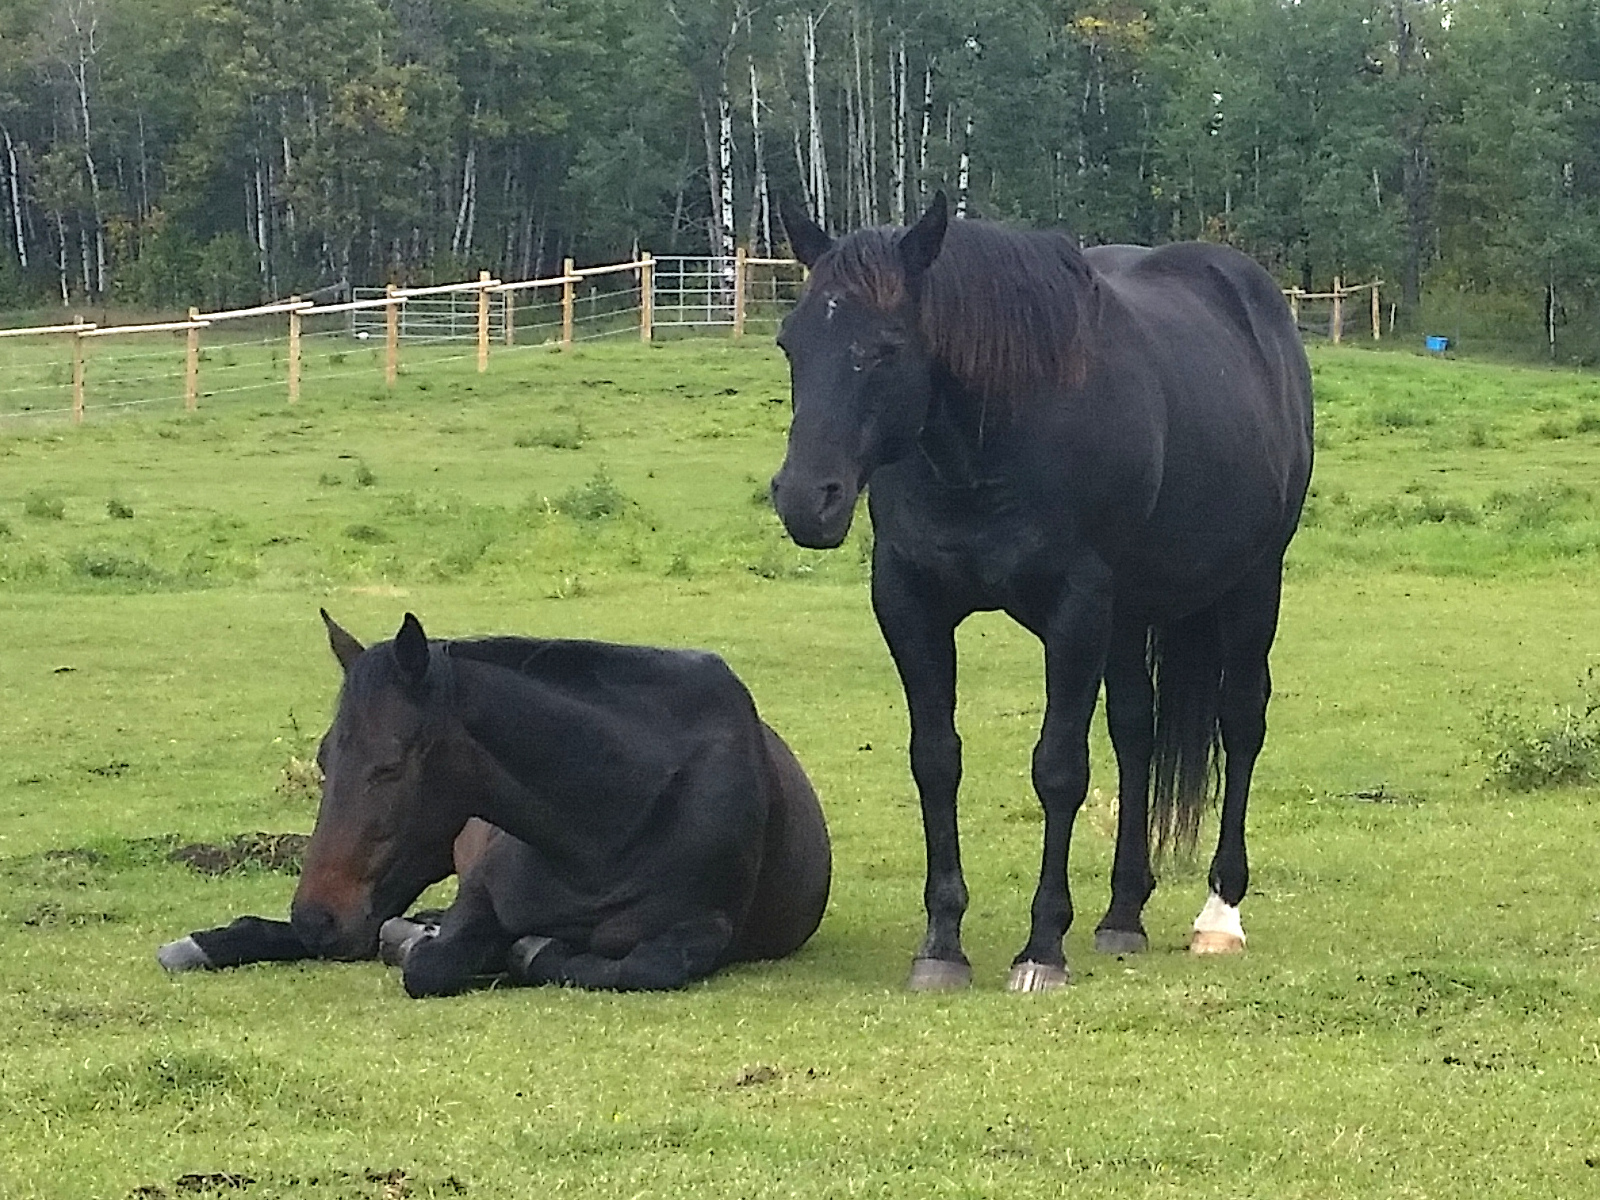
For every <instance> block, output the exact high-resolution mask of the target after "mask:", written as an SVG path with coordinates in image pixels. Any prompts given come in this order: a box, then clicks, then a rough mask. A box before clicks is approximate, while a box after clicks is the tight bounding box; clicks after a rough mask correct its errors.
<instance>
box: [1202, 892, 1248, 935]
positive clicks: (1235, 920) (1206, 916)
mask: <svg viewBox="0 0 1600 1200" xmlns="http://www.w3.org/2000/svg"><path fill="white" fill-rule="evenodd" d="M1194 931H1195V932H1196V933H1221V934H1226V935H1229V936H1231V937H1236V938H1238V939H1239V941H1240V942H1241V943H1242V942H1243V941H1244V924H1243V923H1242V922H1241V921H1240V920H1239V910H1238V908H1236V907H1235V906H1234V905H1232V904H1229V903H1227V901H1225V900H1223V898H1222V897H1221V896H1219V895H1217V894H1216V893H1215V892H1212V893H1211V895H1210V896H1208V897H1206V906H1205V907H1204V908H1202V909H1201V910H1200V915H1199V916H1198V917H1196V918H1195V919H1194Z"/></svg>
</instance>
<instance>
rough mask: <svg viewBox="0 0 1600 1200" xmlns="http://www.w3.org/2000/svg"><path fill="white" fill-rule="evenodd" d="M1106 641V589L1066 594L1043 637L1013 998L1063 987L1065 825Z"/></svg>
mask: <svg viewBox="0 0 1600 1200" xmlns="http://www.w3.org/2000/svg"><path fill="white" fill-rule="evenodd" d="M1110 634H1111V606H1110V594H1109V588H1105V587H1095V586H1092V583H1091V584H1089V585H1087V586H1085V585H1082V584H1077V581H1075V586H1073V587H1071V588H1070V589H1069V591H1068V593H1067V595H1066V596H1065V597H1064V600H1063V602H1062V604H1061V606H1060V608H1059V609H1058V611H1057V612H1056V613H1055V614H1054V615H1053V616H1052V617H1051V619H1050V620H1049V622H1048V623H1047V624H1046V626H1045V628H1044V630H1043V639H1044V664H1045V711H1044V724H1043V726H1042V727H1041V729H1040V731H1039V742H1038V745H1036V746H1035V747H1034V751H1033V786H1034V790H1035V791H1036V792H1037V793H1038V795H1039V803H1040V805H1041V806H1042V807H1043V809H1044V848H1043V852H1042V855H1041V859H1040V864H1039V884H1038V887H1037V888H1036V889H1035V890H1034V894H1033V909H1032V924H1031V927H1030V929H1029V932H1028V944H1027V945H1026V946H1024V947H1023V948H1022V951H1021V953H1019V954H1018V955H1017V957H1016V959H1015V960H1014V961H1013V963H1012V967H1011V979H1010V981H1009V983H1008V985H1007V986H1008V987H1009V988H1010V989H1011V990H1012V991H1015V992H1038V991H1049V990H1051V989H1053V988H1057V987H1060V986H1061V985H1062V984H1064V983H1066V982H1067V980H1068V978H1069V977H1070V976H1069V974H1068V971H1067V960H1066V955H1065V954H1064V953H1063V952H1062V947H1061V940H1062V938H1063V937H1065V936H1066V932H1067V929H1068V928H1069V927H1070V926H1071V925H1072V892H1071V889H1070V887H1069V886H1068V883H1067V857H1068V853H1069V851H1070V849H1071V845H1072V826H1073V822H1074V821H1075V820H1076V819H1077V816H1078V810H1079V809H1080V808H1082V807H1083V800H1084V797H1085V796H1086V795H1087V794H1088V792H1089V721H1090V718H1091V717H1092V716H1093V715H1094V706H1095V702H1096V701H1097V700H1098V699H1099V696H1100V680H1101V677H1102V675H1103V674H1104V672H1105V664H1106V646H1107V641H1108V639H1109V637H1110Z"/></svg>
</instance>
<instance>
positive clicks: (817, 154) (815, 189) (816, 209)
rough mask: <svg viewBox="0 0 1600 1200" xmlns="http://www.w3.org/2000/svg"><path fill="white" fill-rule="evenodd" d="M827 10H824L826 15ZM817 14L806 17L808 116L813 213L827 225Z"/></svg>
mask: <svg viewBox="0 0 1600 1200" xmlns="http://www.w3.org/2000/svg"><path fill="white" fill-rule="evenodd" d="M826 11H827V10H826V9H824V10H823V12H824V13H826ZM818 20H819V18H818V16H817V14H816V13H814V12H807V13H806V32H805V58H806V112H807V115H808V116H809V118H810V122H809V126H810V130H811V145H810V151H811V153H810V160H811V161H810V165H811V209H812V217H813V219H814V220H815V221H816V222H817V224H818V225H821V226H823V227H824V228H826V227H827V224H828V162H827V157H826V155H825V154H824V152H823V148H822V119H821V115H820V114H819V113H818V111H817V22H818Z"/></svg>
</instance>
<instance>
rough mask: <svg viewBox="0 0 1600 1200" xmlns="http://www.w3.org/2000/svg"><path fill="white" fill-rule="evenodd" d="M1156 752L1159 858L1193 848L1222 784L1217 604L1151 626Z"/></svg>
mask: <svg viewBox="0 0 1600 1200" xmlns="http://www.w3.org/2000/svg"><path fill="white" fill-rule="evenodd" d="M1149 653H1150V669H1151V674H1152V676H1153V679H1154V682H1155V693H1156V711H1155V753H1154V754H1153V755H1152V756H1151V763H1150V839H1151V843H1152V845H1153V848H1154V851H1155V858H1156V859H1157V860H1158V861H1159V860H1160V859H1162V858H1163V857H1164V856H1165V855H1167V854H1168V853H1169V852H1170V853H1173V854H1175V855H1176V856H1177V857H1179V858H1188V857H1190V856H1191V855H1193V853H1194V849H1195V843H1196V841H1197V840H1198V838H1199V835H1200V818H1201V817H1202V816H1203V815H1204V813H1205V811H1206V809H1207V808H1208V807H1210V806H1211V804H1212V803H1213V802H1214V801H1215V800H1216V798H1217V796H1218V795H1219V794H1220V792H1221V790H1222V770H1221V748H1222V739H1221V734H1220V731H1219V729H1218V727H1217V703H1218V695H1219V693H1220V692H1221V688H1222V657H1221V654H1220V653H1219V648H1218V639H1217V618H1216V613H1215V612H1213V611H1212V610H1210V609H1205V610H1202V611H1201V612H1198V613H1193V614H1191V615H1189V616H1187V617H1184V618H1183V619H1182V620H1179V621H1174V622H1172V623H1170V624H1167V625H1163V626H1156V627H1153V628H1152V629H1151V631H1150V651H1149Z"/></svg>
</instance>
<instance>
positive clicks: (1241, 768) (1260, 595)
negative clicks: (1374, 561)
mask: <svg viewBox="0 0 1600 1200" xmlns="http://www.w3.org/2000/svg"><path fill="white" fill-rule="evenodd" d="M1281 589H1282V577H1281V567H1280V566H1278V565H1277V564H1274V565H1273V566H1272V567H1270V568H1268V569H1267V571H1265V572H1264V573H1263V574H1262V575H1260V576H1258V577H1257V578H1256V579H1255V580H1253V581H1252V582H1251V585H1249V586H1246V587H1244V588H1241V589H1239V590H1238V591H1236V592H1234V593H1231V594H1230V595H1229V597H1227V598H1226V600H1225V601H1224V607H1223V608H1222V609H1221V610H1220V611H1219V613H1218V630H1219V633H1220V635H1221V638H1222V649H1223V654H1224V664H1223V675H1222V693H1221V695H1220V696H1219V697H1218V704H1217V720H1218V724H1219V725H1220V726H1221V732H1222V752H1223V756H1224V758H1223V774H1222V819H1221V821H1220V828H1219V830H1218V834H1217V850H1216V854H1215V855H1214V856H1213V857H1212V859H1211V870H1210V872H1209V873H1208V882H1209V883H1210V887H1211V894H1210V896H1209V897H1208V898H1207V899H1206V904H1205V907H1204V908H1203V909H1202V910H1201V912H1200V915H1199V917H1197V918H1196V919H1195V923H1194V937H1193V938H1192V939H1191V941H1190V943H1189V948H1190V949H1191V950H1192V951H1194V952H1195V953H1196V954H1217V953H1236V952H1238V951H1240V950H1243V949H1244V940H1245V939H1244V926H1243V924H1242V923H1241V922H1240V920H1239V902H1240V901H1241V900H1243V899H1244V894H1245V891H1246V889H1248V888H1249V886H1250V860H1249V856H1248V854H1247V852H1246V849H1245V836H1244V823H1245V809H1246V806H1247V805H1248V803H1249V799H1250V780H1251V776H1252V775H1253V774H1254V771H1255V765H1256V759H1257V757H1259V756H1260V754H1261V747H1262V746H1263V745H1264V744H1265V742H1266V739H1267V701H1268V699H1269V698H1270V697H1271V695H1272V676H1271V673H1270V672H1269V670H1268V667H1267V656H1268V654H1269V652H1270V651H1271V649H1272V641H1273V636H1274V635H1275V634H1276V632H1277V628H1278V599H1279V595H1280V592H1281Z"/></svg>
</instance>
